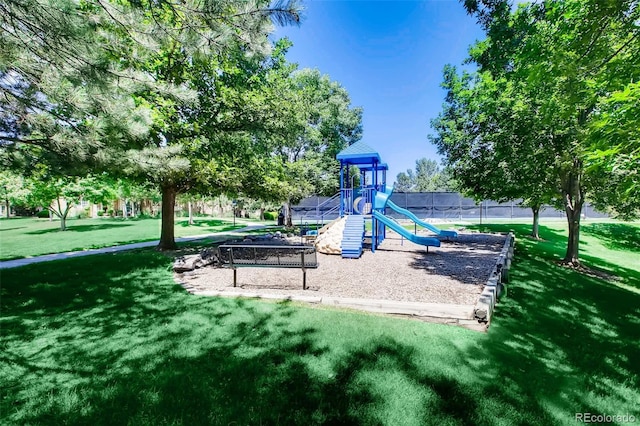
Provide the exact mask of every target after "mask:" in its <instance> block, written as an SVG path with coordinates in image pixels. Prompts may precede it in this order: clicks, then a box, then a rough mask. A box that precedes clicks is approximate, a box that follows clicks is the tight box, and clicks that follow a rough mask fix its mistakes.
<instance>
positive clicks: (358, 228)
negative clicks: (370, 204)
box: [340, 214, 364, 258]
mask: <svg viewBox="0 0 640 426" xmlns="http://www.w3.org/2000/svg"><path fill="white" fill-rule="evenodd" d="M363 240H364V216H363V215H356V214H351V215H348V216H347V220H346V222H345V226H344V231H343V233H342V243H341V245H340V248H341V251H342V257H349V258H358V257H360V256H361V255H362V241H363Z"/></svg>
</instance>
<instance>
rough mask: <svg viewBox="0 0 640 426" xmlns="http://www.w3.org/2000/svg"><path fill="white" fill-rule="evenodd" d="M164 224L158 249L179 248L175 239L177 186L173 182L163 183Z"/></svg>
mask: <svg viewBox="0 0 640 426" xmlns="http://www.w3.org/2000/svg"><path fill="white" fill-rule="evenodd" d="M160 190H161V191H162V226H161V230H160V242H159V243H158V245H157V246H156V250H159V251H163V250H175V249H177V248H178V246H177V245H176V240H175V231H174V226H175V218H174V212H175V207H176V193H177V190H176V187H175V186H174V185H172V184H165V185H162V187H161V189H160Z"/></svg>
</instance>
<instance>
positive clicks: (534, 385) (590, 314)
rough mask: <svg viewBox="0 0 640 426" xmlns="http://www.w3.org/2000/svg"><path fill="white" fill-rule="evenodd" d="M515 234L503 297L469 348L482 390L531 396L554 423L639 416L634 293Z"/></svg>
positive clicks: (639, 332)
mask: <svg viewBox="0 0 640 426" xmlns="http://www.w3.org/2000/svg"><path fill="white" fill-rule="evenodd" d="M519 241H520V242H519V243H518V245H520V247H518V245H517V246H516V253H517V254H516V257H515V259H514V263H513V267H512V270H511V274H510V276H511V282H510V284H509V285H508V288H509V297H508V298H507V299H506V300H504V301H503V303H500V304H498V306H497V310H496V314H495V316H494V318H493V320H492V321H493V325H492V327H491V329H490V330H489V333H488V336H487V340H486V341H485V342H483V343H482V344H481V345H476V346H475V347H473V349H472V354H473V355H475V356H476V357H479V358H481V359H483V360H484V364H485V365H486V371H485V372H484V375H485V380H486V381H487V383H491V385H490V386H489V388H488V392H490V393H496V394H503V393H505V392H512V393H513V392H515V393H517V394H521V395H525V396H526V397H527V398H533V399H536V400H538V401H540V403H541V406H542V408H543V411H544V412H546V413H547V414H548V415H549V416H550V417H551V418H553V421H552V423H555V424H564V423H567V424H568V423H572V422H574V421H575V413H584V412H590V413H597V414H625V413H626V414H634V413H635V414H636V417H637V416H638V414H640V413H638V405H637V401H638V400H640V391H639V389H640V308H639V307H640V293H635V292H632V291H628V290H625V289H622V288H619V287H616V286H615V285H612V284H611V283H608V282H606V281H603V280H600V279H597V278H591V277H586V276H584V275H582V274H579V273H577V272H576V271H573V270H570V269H567V268H563V267H561V266H558V265H555V264H553V262H552V261H551V259H552V258H550V256H553V255H554V254H555V253H556V252H557V249H556V248H553V247H551V248H550V247H548V246H545V245H544V244H539V245H533V244H532V243H527V245H528V247H523V246H522V245H523V243H524V242H523V241H522V239H520V240H519ZM618 272H621V273H622V272H624V273H626V274H629V273H631V271H628V270H627V271H620V270H619V271H618ZM469 355H471V353H470V354H469ZM500 399H502V400H504V399H505V398H504V397H501V398H500Z"/></svg>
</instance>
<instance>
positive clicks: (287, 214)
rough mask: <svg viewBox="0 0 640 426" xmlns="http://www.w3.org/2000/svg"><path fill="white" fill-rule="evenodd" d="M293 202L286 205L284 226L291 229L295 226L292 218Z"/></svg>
mask: <svg viewBox="0 0 640 426" xmlns="http://www.w3.org/2000/svg"><path fill="white" fill-rule="evenodd" d="M291 216H292V214H291V202H290V201H288V202H286V203H284V224H285V226H288V227H289V228H291V227H292V226H293V219H292V218H291Z"/></svg>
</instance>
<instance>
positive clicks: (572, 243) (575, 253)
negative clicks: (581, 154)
mask: <svg viewBox="0 0 640 426" xmlns="http://www.w3.org/2000/svg"><path fill="white" fill-rule="evenodd" d="M581 172H582V161H581V160H579V159H574V161H573V167H572V169H571V170H570V171H569V172H568V173H567V175H566V176H565V179H563V185H562V196H563V198H564V201H565V212H566V215H567V223H568V225H569V238H568V240H567V253H566V254H565V257H564V259H563V262H565V263H569V264H572V265H579V264H580V256H579V244H580V216H581V214H582V205H583V204H584V188H583V187H582V182H581V177H582V174H581Z"/></svg>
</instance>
